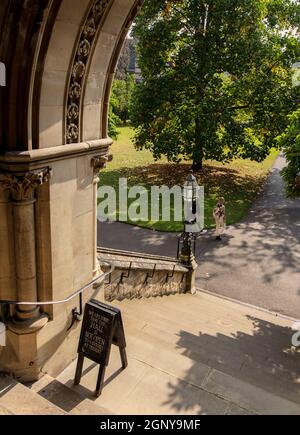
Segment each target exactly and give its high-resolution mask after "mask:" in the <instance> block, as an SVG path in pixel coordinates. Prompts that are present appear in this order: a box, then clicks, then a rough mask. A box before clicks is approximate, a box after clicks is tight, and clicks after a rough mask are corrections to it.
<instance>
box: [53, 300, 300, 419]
mask: <svg viewBox="0 0 300 435" xmlns="http://www.w3.org/2000/svg"><path fill="white" fill-rule="evenodd" d="M191 301H192V303H191ZM208 302H209V304H207V305H206V306H205V303H204V299H200V298H197V297H194V298H192V297H191V296H188V295H186V296H172V297H168V298H163V299H160V298H159V299H155V300H154V299H153V300H149V301H148V300H147V301H145V300H141V301H131V302H129V301H127V302H122V303H116V304H115V305H117V306H118V307H119V308H120V309H121V310H122V313H123V320H124V325H125V332H126V337H127V344H128V346H127V352H128V359H129V367H128V369H127V370H126V371H125V372H120V371H119V367H120V360H119V354H118V351H117V349H116V348H113V351H112V358H111V361H110V365H109V368H108V370H107V375H106V383H105V388H104V391H103V395H102V396H101V398H99V399H98V401H97V403H99V404H101V406H104V407H105V408H107V409H110V410H112V411H113V412H114V413H116V414H119V413H121V414H130V413H137V414H164V413H165V414H176V413H179V414H189V413H191V414H205V413H207V414H234V415H236V414H263V415H265V414H270V415H273V414H278V415H279V414H289V415H294V414H295V415H300V404H299V403H296V400H293V399H294V398H295V399H298V400H300V399H299V391H298V390H297V388H296V387H297V386H296V385H295V384H292V383H288V382H286V379H285V378H284V382H283V385H282V386H281V385H279V384H278V385H277V387H276V388H277V390H278V391H279V392H280V393H281V394H277V393H275V392H274V386H273V384H274V380H275V378H276V375H277V376H278V375H280V374H282V375H283V374H285V372H283V371H281V372H280V370H279V367H277V368H276V369H277V372H275V370H274V373H273V375H272V377H271V378H268V379H267V381H266V382H265V384H263V382H262V380H263V377H264V376H262V377H261V378H259V381H255V376H256V377H257V373H258V371H259V370H260V371H261V372H263V370H264V367H263V366H257V367H255V370H253V372H252V373H251V374H252V379H251V378H250V379H249V378H248V381H247V376H246V374H245V373H243V371H242V366H243V363H244V358H245V355H244V353H243V351H241V348H239V349H236V344H235V343H234V348H233V349H234V351H233V350H232V348H231V346H230V340H231V341H233V340H238V339H239V334H241V333H242V332H243V333H244V334H245V336H246V339H247V340H249V341H248V344H249V345H250V344H251V343H252V341H253V340H255V339H256V338H255V328H254V330H253V324H252V323H251V321H250V325H252V330H251V327H250V326H249V325H248V324H247V321H246V320H245V318H244V313H243V312H241V310H240V309H239V310H238V312H240V319H239V315H238V314H237V313H235V317H236V319H235V322H233V323H234V324H233V323H232V322H231V323H229V326H228V328H227V324H226V322H224V319H227V318H228V314H229V313H230V312H232V310H233V311H234V304H231V305H230V306H229V309H230V311H229V313H228V306H226V307H225V309H224V308H223V314H222V307H221V306H219V308H218V310H219V312H218V314H217V318H218V319H221V322H220V323H219V324H216V325H215V328H213V327H212V324H210V322H208V321H207V320H209V317H210V316H209V313H208V312H206V309H211V310H213V309H214V306H213V304H211V302H212V301H211V300H209V301H208ZM202 312H203V318H205V317H206V319H204V320H203V318H202V320H201V313H202ZM254 314H256V315H258V313H254ZM214 315H215V313H214V312H212V314H211V316H212V317H214ZM197 316H198V317H197ZM193 318H194V319H196V320H195V321H193ZM239 320H240V322H239ZM267 320H268V321H269V322H270V321H274V322H275V318H274V319H273V318H272V317H269V318H268V319H267ZM223 323H224V328H225V330H226V332H225V335H226V336H225V343H223V345H222V342H219V341H218V340H220V337H221V338H222V339H223V337H222V333H223V329H222V325H223ZM248 323H249V321H248ZM283 327H286V324H285V325H283ZM234 330H236V331H238V333H237V334H236V336H234V334H233V333H232V331H234ZM201 331H203V335H202V334H201ZM244 331H245V332H244ZM204 332H205V333H204ZM247 334H248V335H249V336H248V335H247ZM269 335H270V333H269ZM267 338H268V337H267ZM211 339H212V340H213V343H210V342H209V341H210V340H211ZM275 342H276V340H275V341H274V343H275ZM214 346H215V349H214ZM253 349H254V350H255V352H258V350H260V351H261V352H262V349H263V346H260V345H258V346H257V344H256V343H254V347H253ZM248 352H249V353H250V354H251V352H252V349H251V348H250V347H249V349H248ZM263 360H264V358H263V354H262V356H261V358H260V360H259V361H263ZM212 362H213V364H212ZM249 363H251V360H249ZM265 363H266V365H267V366H268V364H269V363H268V361H265ZM274 363H275V361H274ZM254 364H255V361H254ZM269 366H270V367H273V366H272V364H269ZM269 366H268V367H269ZM75 367H76V363H74V364H73V365H72V366H70V367H69V368H68V369H67V370H65V371H64V373H62V374H61V375H60V377H59V380H60V382H62V383H66V384H67V385H69V386H70V383H71V380H72V379H73V377H74V373H75ZM273 368H274V367H273ZM84 373H85V374H84V376H83V379H82V385H81V386H80V387H78V388H79V389H82V391H84V390H86V391H90V392H91V391H93V389H94V386H95V384H96V380H97V374H98V367H97V365H95V364H93V363H91V362H89V361H88V360H86V362H85V368H84ZM116 373H117V375H116ZM264 386H265V387H266V388H264ZM284 386H285V389H284ZM281 387H282V390H281V389H280V388H281ZM290 387H291V388H293V389H294V395H293V394H291V393H289V389H290ZM276 388H275V391H276ZM285 394H286V395H287V396H288V397H285Z"/></svg>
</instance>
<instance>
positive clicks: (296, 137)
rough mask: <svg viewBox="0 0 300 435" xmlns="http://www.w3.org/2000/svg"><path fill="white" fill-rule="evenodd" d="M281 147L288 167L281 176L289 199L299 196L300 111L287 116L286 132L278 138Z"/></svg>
mask: <svg viewBox="0 0 300 435" xmlns="http://www.w3.org/2000/svg"><path fill="white" fill-rule="evenodd" d="M278 143H279V145H280V146H281V147H283V150H284V153H285V156H286V159H287V161H288V166H287V167H286V168H284V169H283V171H282V175H283V178H284V179H285V181H286V186H287V194H288V196H290V197H299V196H300V109H298V110H296V111H295V112H294V113H292V114H291V115H290V116H289V125H288V127H287V129H286V131H285V132H284V133H283V134H282V135H281V136H280V137H279V138H278Z"/></svg>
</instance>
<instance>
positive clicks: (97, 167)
mask: <svg viewBox="0 0 300 435" xmlns="http://www.w3.org/2000/svg"><path fill="white" fill-rule="evenodd" d="M108 160H109V159H108V157H106V156H99V157H94V158H93V159H92V162H91V163H92V167H93V169H94V181H93V189H94V209H95V217H94V244H95V247H94V250H95V252H94V266H93V275H94V278H97V276H99V275H100V274H101V268H100V265H99V262H98V253H97V247H98V237H97V232H98V231H97V227H98V213H97V210H98V184H99V181H100V178H99V172H100V171H101V170H102V169H103V168H105V166H106V163H107V162H108Z"/></svg>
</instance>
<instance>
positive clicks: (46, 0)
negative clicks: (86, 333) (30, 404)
mask: <svg viewBox="0 0 300 435" xmlns="http://www.w3.org/2000/svg"><path fill="white" fill-rule="evenodd" d="M141 3H142V2H141V1H140V0H42V1H37V0H29V1H21V2H11V1H9V0H3V1H2V2H1V5H0V28H1V34H2V35H4V36H3V38H2V40H1V43H0V61H1V62H3V63H4V64H5V65H6V68H7V86H6V87H2V88H0V152H1V154H0V246H1V249H0V300H8V301H11V300H17V301H22V302H23V301H30V302H31V301H32V302H33V301H45V300H60V299H62V298H65V297H67V296H68V295H70V294H71V293H72V292H74V291H76V290H77V289H78V288H80V287H81V286H84V285H86V284H88V283H89V282H91V280H92V279H93V277H95V276H96V275H97V274H99V270H98V265H97V258H96V253H97V250H96V248H97V247H96V205H97V201H96V200H97V197H96V193H97V176H98V172H99V170H100V169H101V167H103V166H104V164H105V162H106V160H107V158H108V155H109V147H110V145H111V143H112V141H111V140H110V139H109V138H107V113H108V104H109V95H110V88H111V83H112V80H113V76H114V71H115V66H116V62H117V59H118V56H119V53H120V50H121V47H122V45H123V41H124V38H125V36H126V34H127V32H128V29H129V27H130V24H131V22H132V20H133V18H134V17H135V15H136V14H137V13H138V9H139V7H140V6H141ZM78 303H79V302H78V301H77V300H75V301H72V302H70V303H69V304H66V305H63V306H57V307H53V308H52V307H44V308H43V309H42V310H41V309H40V308H39V307H38V304H33V305H31V306H19V307H18V308H17V309H15V308H12V307H11V308H10V313H9V319H8V331H7V344H8V345H7V347H6V348H5V349H4V350H2V351H0V371H1V370H3V371H6V372H10V373H13V374H14V375H15V376H17V377H19V378H20V379H22V380H25V381H28V380H30V381H31V380H35V379H37V378H38V377H39V376H40V374H41V371H48V372H50V373H52V374H55V373H57V372H59V371H60V370H61V369H63V368H64V367H65V366H66V365H67V364H68V363H69V362H70V361H71V360H72V359H73V358H74V356H75V352H76V341H77V338H78V332H79V331H78V328H76V327H74V328H73V329H72V330H71V331H67V329H68V326H69V325H70V322H71V320H72V319H71V313H72V310H73V309H74V308H76V306H77V305H78Z"/></svg>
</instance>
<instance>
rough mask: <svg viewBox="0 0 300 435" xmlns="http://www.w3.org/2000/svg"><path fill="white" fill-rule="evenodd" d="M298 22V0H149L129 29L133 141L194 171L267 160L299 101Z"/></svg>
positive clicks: (299, 15) (156, 155)
mask: <svg viewBox="0 0 300 435" xmlns="http://www.w3.org/2000/svg"><path fill="white" fill-rule="evenodd" d="M299 21H300V5H299V2H298V1H297V2H296V1H294V0H204V1H202V0H172V1H169V0H145V3H144V7H143V9H142V12H141V14H140V16H139V17H138V19H137V22H136V25H135V30H134V34H135V36H136V37H137V39H138V41H139V43H138V52H139V65H140V67H141V70H142V76H143V82H142V84H141V85H140V86H139V87H138V88H137V90H136V92H135V96H134V100H133V105H132V106H133V107H132V121H133V124H134V127H135V129H136V135H135V143H136V147H137V148H138V149H141V148H148V149H150V150H151V151H152V152H153V154H154V157H155V158H157V159H159V158H160V157H161V156H162V155H165V156H167V158H168V159H169V160H170V161H180V160H181V159H192V160H193V163H194V169H201V168H202V164H203V161H204V159H210V158H212V159H216V160H218V161H229V160H231V159H233V158H234V157H237V156H238V157H242V158H250V159H253V160H257V161H260V160H263V159H264V158H265V157H266V156H267V155H268V153H269V150H270V148H271V147H272V146H273V145H274V139H275V137H276V136H278V135H279V134H280V133H282V131H283V130H284V129H285V128H286V123H287V114H288V112H289V111H291V110H293V109H294V108H295V105H296V104H297V96H296V94H297V92H298V91H297V89H296V88H295V87H294V88H293V87H292V75H293V71H292V65H293V63H294V62H295V61H296V60H297V58H300V47H299V40H298V39H297V28H298V29H299ZM298 96H299V93H298Z"/></svg>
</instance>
